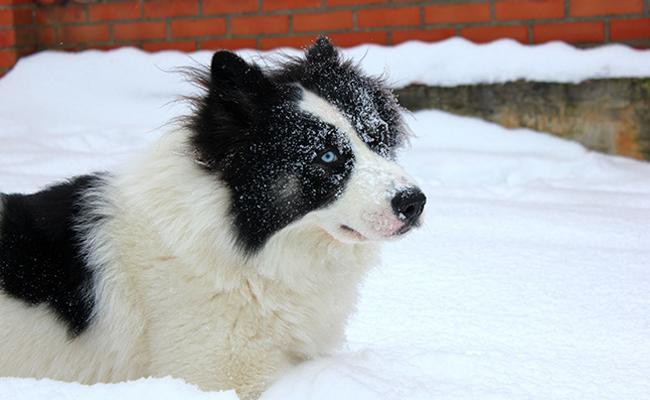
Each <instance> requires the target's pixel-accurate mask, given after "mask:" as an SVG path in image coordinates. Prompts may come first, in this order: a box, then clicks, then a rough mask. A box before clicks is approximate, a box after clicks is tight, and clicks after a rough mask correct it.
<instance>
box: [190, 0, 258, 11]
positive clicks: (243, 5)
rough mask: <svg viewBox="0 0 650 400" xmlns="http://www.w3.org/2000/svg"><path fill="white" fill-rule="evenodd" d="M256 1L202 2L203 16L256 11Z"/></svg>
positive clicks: (205, 0)
mask: <svg viewBox="0 0 650 400" xmlns="http://www.w3.org/2000/svg"><path fill="white" fill-rule="evenodd" d="M257 8H258V3H257V0H203V14H204V15H205V14H231V13H245V12H253V11H257Z"/></svg>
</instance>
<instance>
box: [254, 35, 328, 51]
mask: <svg viewBox="0 0 650 400" xmlns="http://www.w3.org/2000/svg"><path fill="white" fill-rule="evenodd" d="M315 39H316V36H289V37H279V38H265V37H263V38H261V39H260V49H275V48H278V47H293V48H296V49H300V48H304V47H307V46H309V45H310V44H311V43H313V41H314V40H315Z"/></svg>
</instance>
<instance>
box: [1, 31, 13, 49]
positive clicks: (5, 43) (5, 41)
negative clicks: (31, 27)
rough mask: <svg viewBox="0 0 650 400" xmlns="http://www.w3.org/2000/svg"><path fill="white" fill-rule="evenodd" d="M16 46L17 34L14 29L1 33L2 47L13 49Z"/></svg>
mask: <svg viewBox="0 0 650 400" xmlns="http://www.w3.org/2000/svg"><path fill="white" fill-rule="evenodd" d="M14 44H16V32H15V31H14V30H13V29H5V30H2V31H0V47H11V46H13V45H14Z"/></svg>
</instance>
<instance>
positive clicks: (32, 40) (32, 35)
mask: <svg viewBox="0 0 650 400" xmlns="http://www.w3.org/2000/svg"><path fill="white" fill-rule="evenodd" d="M14 35H15V39H14V41H15V43H16V46H21V47H24V46H36V38H37V37H36V30H35V29H34V28H20V29H16V31H15V33H14ZM19 57H20V56H19Z"/></svg>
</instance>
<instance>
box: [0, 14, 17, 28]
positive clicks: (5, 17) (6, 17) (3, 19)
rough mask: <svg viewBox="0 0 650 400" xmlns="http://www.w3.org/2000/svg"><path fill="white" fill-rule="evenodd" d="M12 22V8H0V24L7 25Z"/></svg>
mask: <svg viewBox="0 0 650 400" xmlns="http://www.w3.org/2000/svg"><path fill="white" fill-rule="evenodd" d="M13 24H14V12H13V10H0V26H9V25H13Z"/></svg>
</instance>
